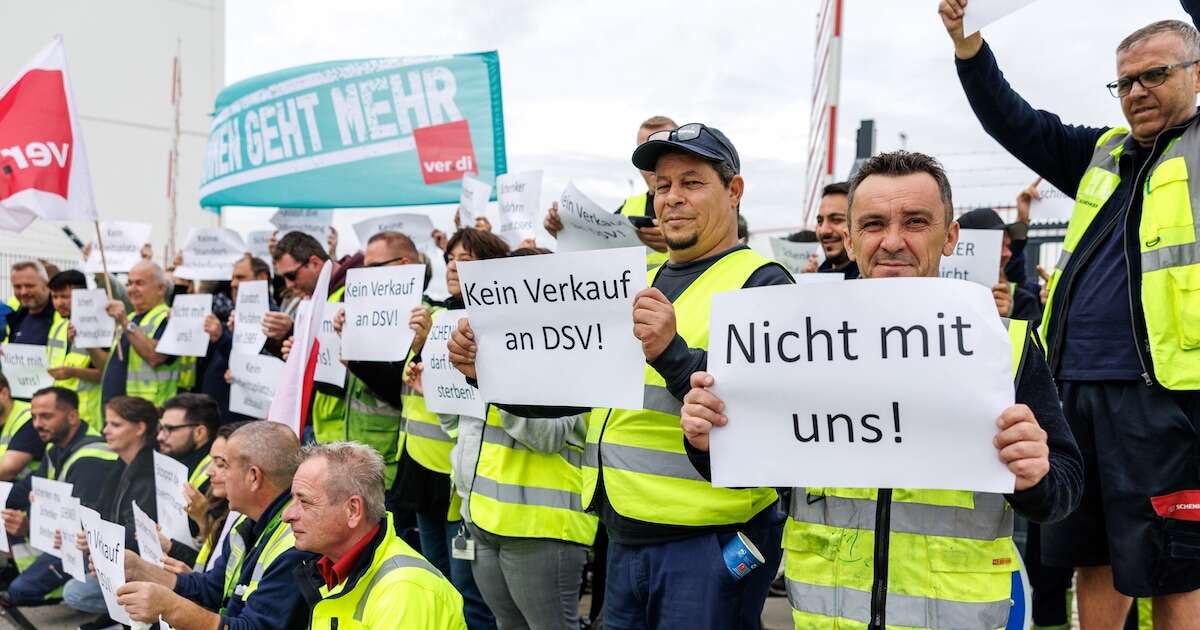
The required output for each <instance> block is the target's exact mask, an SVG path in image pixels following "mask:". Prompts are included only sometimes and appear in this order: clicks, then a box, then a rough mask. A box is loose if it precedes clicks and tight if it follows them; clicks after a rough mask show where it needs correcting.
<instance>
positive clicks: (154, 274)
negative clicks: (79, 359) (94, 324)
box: [88, 260, 179, 407]
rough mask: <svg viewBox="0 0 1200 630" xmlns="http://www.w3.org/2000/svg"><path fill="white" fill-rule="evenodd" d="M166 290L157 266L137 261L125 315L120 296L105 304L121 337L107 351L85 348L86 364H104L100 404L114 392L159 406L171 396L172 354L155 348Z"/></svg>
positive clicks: (165, 311)
mask: <svg viewBox="0 0 1200 630" xmlns="http://www.w3.org/2000/svg"><path fill="white" fill-rule="evenodd" d="M166 290H167V274H166V273H165V272H164V271H163V269H162V267H159V266H158V264H157V263H154V262H152V261H149V260H142V261H139V262H138V263H137V264H135V265H134V266H133V268H132V269H130V270H129V283H128V288H127V292H128V297H129V303H130V304H131V305H133V309H134V314H133V315H132V316H130V315H128V314H127V313H126V310H125V303H124V302H121V301H120V300H112V301H110V302H109V303H108V306H107V307H106V310H107V311H108V314H109V316H110V317H112V318H113V319H114V320H116V322H117V326H119V327H120V328H121V336H120V337H119V338H118V339H117V341H116V342H115V343H113V346H112V347H111V348H109V349H108V350H107V351H106V350H104V349H102V348H88V354H89V355H91V357H92V363H93V364H94V365H103V366H104V370H103V374H102V375H101V377H100V398H101V404H107V403H108V401H110V400H112V399H113V398H116V397H117V396H136V397H138V398H144V399H146V400H148V401H150V402H152V403H154V404H155V405H156V406H159V407H161V406H162V404H163V403H164V402H166V401H167V399H168V398H170V397H172V396H174V395H175V392H176V390H177V389H178V381H179V367H178V364H177V361H176V358H175V357H173V356H171V355H167V354H161V353H159V352H158V351H157V348H158V340H159V339H160V338H162V334H163V331H165V330H166V328H167V318H168V317H169V316H170V314H171V309H170V307H168V306H167V305H166V303H165V302H164V299H165V296H166ZM118 344H119V345H118ZM118 347H119V348H120V352H118V351H117V348H118Z"/></svg>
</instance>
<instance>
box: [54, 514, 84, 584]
mask: <svg viewBox="0 0 1200 630" xmlns="http://www.w3.org/2000/svg"><path fill="white" fill-rule="evenodd" d="M79 507H80V504H79V499H77V498H75V497H73V496H70V495H68V496H67V497H65V498H64V500H63V502H62V505H61V506H60V510H59V513H58V517H59V518H58V529H59V531H60V532H62V547H61V548H60V549H59V551H60V558H61V559H62V565H63V571H66V572H67V575H69V576H71V577H73V578H75V579H76V580H79V581H81V582H82V581H86V580H87V573H88V569H87V558H85V557H84V555H83V551H82V550H80V549H79V547H76V546H75V538H76V537H77V536H78V535H79V533H80V532H81V531H83V527H82V526H81V524H80V522H79Z"/></svg>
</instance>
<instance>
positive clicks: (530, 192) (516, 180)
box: [496, 171, 542, 248]
mask: <svg viewBox="0 0 1200 630" xmlns="http://www.w3.org/2000/svg"><path fill="white" fill-rule="evenodd" d="M541 203H542V172H541V171H530V172H528V173H506V174H504V175H501V176H499V177H497V178H496V205H497V206H499V207H500V225H499V234H500V238H503V239H504V240H505V241H507V242H508V245H509V246H510V247H512V248H517V247H520V246H521V241H524V240H526V239H530V238H534V237H536V236H537V225H538V215H539V214H540V212H539V210H540V208H539V206H540V205H541Z"/></svg>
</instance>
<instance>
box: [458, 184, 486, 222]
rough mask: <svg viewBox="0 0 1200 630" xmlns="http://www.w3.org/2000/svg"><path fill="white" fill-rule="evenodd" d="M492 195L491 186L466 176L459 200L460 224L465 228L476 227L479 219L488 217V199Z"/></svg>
mask: <svg viewBox="0 0 1200 630" xmlns="http://www.w3.org/2000/svg"><path fill="white" fill-rule="evenodd" d="M491 195H492V185H491V184H489V183H487V182H485V181H483V180H481V179H478V178H476V177H474V176H473V175H464V176H463V178H462V195H461V196H460V197H459V199H458V220H459V224H460V225H462V226H463V227H475V219H476V218H477V217H486V216H487V205H488V198H489V197H491Z"/></svg>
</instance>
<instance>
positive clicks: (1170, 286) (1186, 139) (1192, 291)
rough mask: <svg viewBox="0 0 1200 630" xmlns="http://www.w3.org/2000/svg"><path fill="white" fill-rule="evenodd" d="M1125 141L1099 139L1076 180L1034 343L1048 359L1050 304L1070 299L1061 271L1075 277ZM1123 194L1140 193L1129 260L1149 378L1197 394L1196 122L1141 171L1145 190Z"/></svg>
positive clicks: (1118, 135)
mask: <svg viewBox="0 0 1200 630" xmlns="http://www.w3.org/2000/svg"><path fill="white" fill-rule="evenodd" d="M1129 142H1132V140H1131V139H1130V137H1129V132H1128V130H1127V129H1112V130H1110V131H1108V132H1107V133H1105V134H1104V135H1103V136H1101V137H1100V139H1099V140H1098V141H1097V142H1096V150H1095V153H1094V154H1093V156H1092V161H1091V164H1090V165H1089V167H1088V169H1087V171H1086V172H1085V173H1084V175H1083V178H1082V179H1081V180H1080V182H1079V190H1078V192H1077V193H1076V195H1075V208H1074V210H1072V212H1071V220H1070V223H1069V224H1068V225H1067V234H1066V237H1065V238H1064V241H1063V249H1062V253H1061V255H1060V256H1059V260H1058V263H1057V264H1056V265H1055V270H1054V272H1053V274H1051V277H1050V282H1049V285H1048V291H1049V297H1048V299H1047V300H1046V305H1045V308H1044V309H1043V312H1044V313H1045V314H1046V315H1045V317H1044V318H1043V320H1042V338H1043V339H1044V340H1045V341H1046V343H1047V345H1048V346H1050V347H1052V353H1053V352H1054V350H1053V347H1054V346H1055V345H1056V344H1058V343H1061V341H1062V340H1061V339H1058V338H1057V335H1058V333H1059V330H1058V329H1059V328H1061V325H1060V324H1059V319H1060V318H1059V317H1058V313H1056V312H1055V310H1054V307H1055V302H1056V301H1057V300H1059V299H1069V298H1070V296H1069V295H1067V296H1059V295H1058V293H1059V291H1058V288H1059V284H1060V283H1061V281H1062V279H1063V277H1064V274H1065V272H1066V271H1068V270H1070V271H1071V272H1072V274H1074V273H1076V270H1075V269H1074V267H1071V266H1070V262H1071V258H1072V254H1073V253H1074V252H1075V251H1076V249H1077V248H1078V246H1079V244H1080V242H1081V241H1082V239H1083V236H1084V235H1085V234H1086V233H1087V232H1088V231H1089V230H1090V229H1092V224H1093V223H1094V222H1095V219H1096V216H1097V215H1098V214H1099V212H1100V209H1101V208H1102V207H1103V206H1104V204H1105V203H1107V202H1108V201H1109V199H1110V198H1111V197H1112V195H1113V193H1114V192H1115V191H1116V189H1117V187H1118V185H1119V184H1120V182H1121V175H1120V168H1119V160H1120V157H1121V156H1122V154H1123V153H1124V151H1125V148H1126V145H1127V144H1128V143H1129ZM1190 173H1197V174H1198V175H1197V177H1192V176H1190ZM1131 194H1140V195H1142V212H1141V218H1140V221H1139V224H1138V227H1137V230H1138V235H1137V238H1138V249H1139V252H1140V256H1139V259H1138V260H1137V261H1136V262H1137V263H1138V265H1139V267H1140V271H1141V282H1140V285H1141V295H1140V301H1141V308H1142V312H1143V314H1144V316H1145V321H1146V334H1147V337H1148V342H1149V354H1150V359H1151V362H1152V363H1153V369H1154V376H1155V377H1156V378H1157V380H1158V382H1159V384H1161V385H1162V386H1163V387H1166V388H1168V389H1176V390H1195V389H1200V124H1198V123H1196V122H1193V123H1191V124H1190V125H1189V126H1188V128H1187V129H1186V130H1184V132H1183V135H1181V136H1180V137H1178V138H1176V139H1174V140H1172V141H1171V142H1170V143H1169V144H1168V145H1167V147H1166V148H1165V149H1164V150H1163V152H1162V155H1161V156H1159V158H1158V159H1157V160H1156V161H1155V162H1154V164H1153V166H1152V167H1151V168H1150V169H1149V175H1148V176H1147V177H1146V180H1145V185H1144V186H1143V187H1142V188H1141V189H1140V190H1137V191H1133V192H1132V193H1131ZM1120 220H1123V219H1120ZM1097 229H1099V228H1097ZM1130 262H1131V267H1132V263H1133V262H1134V261H1130ZM1085 264H1086V261H1085ZM1060 310H1061V309H1060ZM1140 342H1141V340H1139V343H1140Z"/></svg>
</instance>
